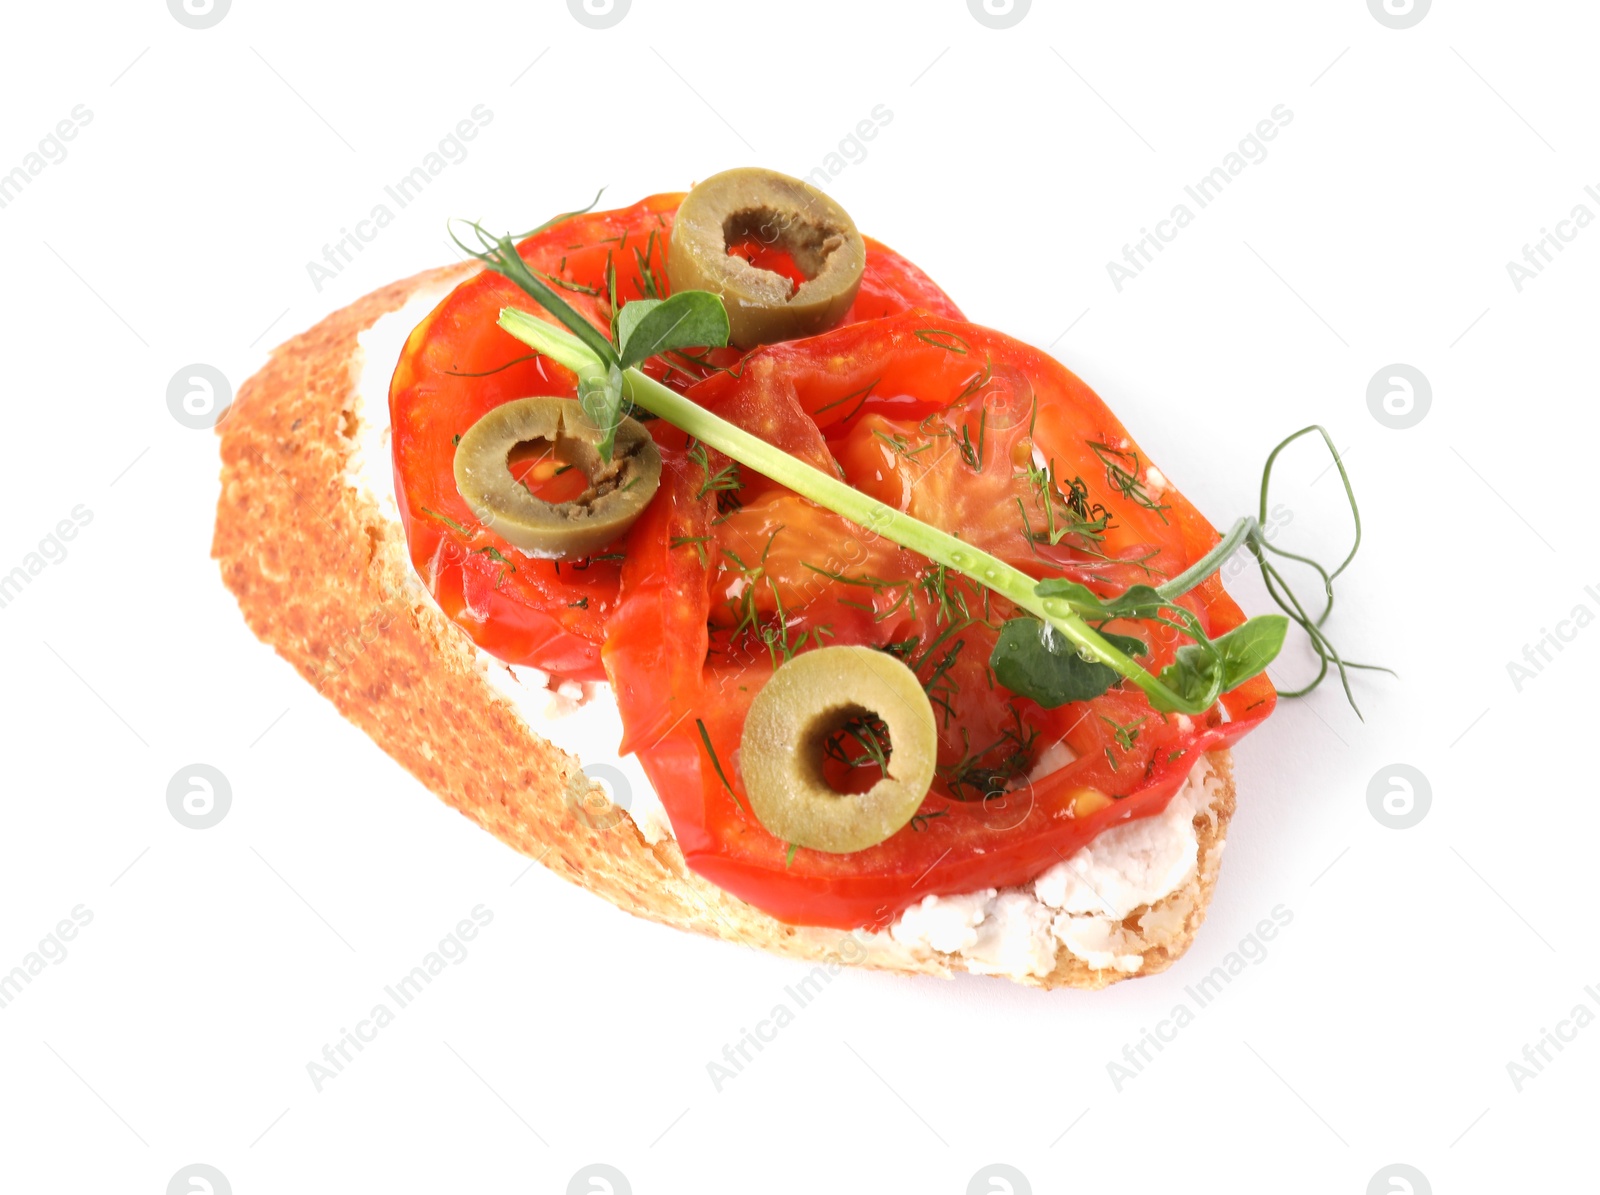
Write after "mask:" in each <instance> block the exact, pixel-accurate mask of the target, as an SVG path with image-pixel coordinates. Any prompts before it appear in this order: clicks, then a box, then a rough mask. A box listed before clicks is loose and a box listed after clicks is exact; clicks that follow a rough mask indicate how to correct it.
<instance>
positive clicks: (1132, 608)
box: [1105, 585, 1172, 618]
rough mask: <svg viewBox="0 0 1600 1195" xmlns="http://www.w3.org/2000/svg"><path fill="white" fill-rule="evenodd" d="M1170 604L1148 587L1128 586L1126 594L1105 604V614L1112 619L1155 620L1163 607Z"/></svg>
mask: <svg viewBox="0 0 1600 1195" xmlns="http://www.w3.org/2000/svg"><path fill="white" fill-rule="evenodd" d="M1171 605H1172V603H1171V602H1169V601H1168V600H1167V599H1166V598H1164V597H1162V596H1161V593H1160V592H1159V591H1158V590H1156V589H1152V588H1151V587H1150V586H1148V585H1130V586H1129V587H1128V589H1127V591H1126V592H1124V593H1119V594H1118V595H1117V596H1116V597H1114V598H1112V599H1111V600H1110V601H1108V602H1106V603H1105V609H1106V613H1108V614H1109V615H1111V617H1113V618H1155V617H1157V616H1158V615H1159V614H1160V613H1161V610H1162V608H1163V607H1167V606H1171Z"/></svg>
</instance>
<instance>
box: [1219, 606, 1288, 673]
mask: <svg viewBox="0 0 1600 1195" xmlns="http://www.w3.org/2000/svg"><path fill="white" fill-rule="evenodd" d="M1288 633H1289V620H1288V618H1287V617H1285V616H1284V615H1282V614H1258V615H1257V616H1256V617H1255V618H1252V619H1250V620H1249V621H1248V622H1246V623H1244V624H1243V625H1241V626H1237V627H1234V628H1233V630H1231V631H1229V632H1228V633H1227V634H1226V635H1223V636H1222V637H1221V638H1220V639H1213V640H1212V641H1211V643H1212V646H1213V647H1215V648H1216V649H1217V651H1218V653H1219V654H1220V655H1221V656H1222V691H1223V692H1224V693H1226V692H1228V691H1230V690H1232V689H1236V688H1238V687H1239V686H1240V685H1242V684H1244V682H1245V681H1247V680H1249V679H1250V678H1251V677H1252V676H1255V675H1256V674H1257V673H1258V672H1260V671H1262V670H1263V669H1264V668H1266V666H1267V665H1268V664H1270V663H1272V661H1273V660H1275V659H1277V658H1278V653H1279V652H1280V651H1282V650H1283V639H1284V636H1285V635H1287V634H1288Z"/></svg>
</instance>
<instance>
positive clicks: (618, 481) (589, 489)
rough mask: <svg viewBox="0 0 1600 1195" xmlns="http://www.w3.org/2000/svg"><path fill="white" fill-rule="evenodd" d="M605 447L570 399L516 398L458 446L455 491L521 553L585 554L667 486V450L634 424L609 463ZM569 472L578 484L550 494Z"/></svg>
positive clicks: (619, 435)
mask: <svg viewBox="0 0 1600 1195" xmlns="http://www.w3.org/2000/svg"><path fill="white" fill-rule="evenodd" d="M600 442H601V434H600V431H599V429H598V428H596V427H594V426H593V425H592V423H591V422H590V421H588V420H587V419H586V418H585V416H584V413H583V412H582V409H581V407H580V406H579V404H577V403H575V402H572V401H571V400H570V399H564V398H555V397H547V396H545V397H532V398H521V399H513V400H511V401H510V402H507V403H503V404H501V405H500V406H497V407H495V408H493V409H492V410H490V411H488V412H486V413H485V414H484V415H482V416H481V417H480V418H479V419H478V421H477V422H476V423H474V424H473V425H472V426H471V427H470V428H468V429H467V430H466V432H464V433H463V434H462V435H461V437H460V439H459V440H458V441H457V444H456V455H455V461H454V473H455V481H456V489H457V491H458V492H459V493H460V495H461V497H462V498H463V499H464V500H465V501H466V503H467V506H468V508H469V509H470V510H471V511H472V513H473V516H474V517H475V518H477V519H478V521H479V522H481V523H482V524H483V525H484V526H485V527H490V528H492V529H493V530H494V531H495V532H496V533H497V534H499V535H501V536H502V537H503V538H504V539H505V540H506V541H507V542H508V543H510V544H511V545H512V546H513V547H515V548H517V549H519V550H520V551H522V552H523V553H525V554H527V555H529V556H536V557H545V558H563V557H574V556H583V555H587V554H588V553H590V552H592V551H594V550H595V549H598V548H602V547H604V546H605V545H607V544H609V543H611V542H612V541H614V540H616V539H617V538H618V537H619V536H620V535H621V534H622V533H623V532H625V531H626V530H627V529H628V527H629V526H630V525H631V524H632V523H633V521H634V520H635V519H636V518H637V517H638V515H639V513H640V512H641V511H642V510H643V509H644V507H645V505H646V504H647V503H648V502H649V501H650V499H651V497H652V496H653V495H654V494H655V492H656V490H657V488H658V487H659V485H660V480H661V456H660V453H659V452H658V451H657V449H656V447H655V442H654V441H653V440H652V439H651V437H650V433H649V432H648V431H647V430H646V429H645V428H644V427H643V426H642V425H641V424H639V423H638V422H637V421H636V420H633V419H623V420H622V422H621V424H620V425H619V426H618V427H617V429H616V441H615V446H614V448H613V450H612V454H611V459H610V460H609V461H607V460H605V459H604V458H602V456H601V455H600ZM552 461H553V462H555V463H556V467H555V468H550V467H549V466H550V464H551V462H552ZM569 469H576V470H578V471H579V472H580V473H581V475H582V478H583V482H582V484H581V485H577V484H575V483H576V482H577V481H578V479H577V478H576V477H571V478H566V479H565V484H559V485H558V486H556V487H552V488H551V489H548V490H547V489H546V488H545V487H546V486H547V485H548V483H550V482H554V481H556V479H557V478H558V477H560V476H562V475H564V474H566V473H567V471H568V470H569ZM541 491H543V492H541ZM546 493H548V494H549V496H548V497H546V496H545V494H546ZM558 494H563V495H570V496H568V497H560V498H558V496H557V495H558Z"/></svg>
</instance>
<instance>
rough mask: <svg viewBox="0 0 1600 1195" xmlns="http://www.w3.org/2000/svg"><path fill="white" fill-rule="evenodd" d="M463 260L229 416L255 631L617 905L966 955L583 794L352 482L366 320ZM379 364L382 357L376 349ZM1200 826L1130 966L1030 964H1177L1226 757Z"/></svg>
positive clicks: (389, 741) (791, 940) (394, 295)
mask: <svg viewBox="0 0 1600 1195" xmlns="http://www.w3.org/2000/svg"><path fill="white" fill-rule="evenodd" d="M476 268H477V267H476V266H474V265H472V264H470V263H469V264H462V265H456V266H449V267H444V268H441V269H436V270H430V271H427V272H425V273H422V274H418V275H417V276H415V277H413V278H410V279H407V280H405V281H403V282H396V283H394V284H392V285H390V286H386V287H384V288H383V289H381V290H378V291H375V292H374V293H372V294H370V295H368V296H366V297H365V298H363V299H360V300H358V301H357V302H355V303H352V304H351V305H350V306H348V307H346V308H344V309H343V310H342V311H338V312H335V313H334V314H333V315H330V316H329V317H328V318H327V319H325V320H323V321H322V322H321V323H319V324H317V325H316V326H315V327H314V328H312V329H310V330H309V331H307V332H304V333H302V334H301V335H299V336H296V337H295V338H293V339H292V340H290V341H289V342H287V343H286V344H284V345H282V346H280V347H279V348H277V349H276V350H275V351H274V352H273V354H272V357H271V359H270V360H269V361H268V363H267V364H266V366H265V367H264V368H263V369H262V370H261V371H260V372H259V373H257V374H256V375H255V376H254V377H252V378H250V380H249V381H247V382H246V383H245V384H244V385H243V386H242V387H240V389H239V393H238V398H237V401H236V402H235V404H234V406H233V408H232V409H231V410H230V411H229V412H228V414H227V416H226V418H225V419H224V421H223V422H222V423H221V424H220V425H219V427H218V434H219V435H220V437H221V441H222V495H221V499H220V500H219V502H218V504H217V526H216V536H215V539H214V541H213V544H212V555H213V556H214V557H216V559H217V560H218V561H219V562H220V564H221V568H222V577H223V581H224V582H225V583H226V584H227V586H228V588H229V589H231V590H232V591H233V593H234V595H235V597H236V598H237V599H238V602H239V606H240V609H241V610H243V612H244V616H245V619H246V621H247V622H248V623H249V624H250V627H251V629H252V630H254V631H255V633H256V634H257V635H258V636H259V637H260V638H261V639H262V640H263V641H265V642H266V643H269V644H271V645H272V647H273V648H274V649H276V651H277V652H278V654H279V655H281V656H283V657H284V659H286V660H288V661H289V662H290V663H291V664H293V665H294V667H295V668H296V669H298V670H299V672H300V674H301V675H302V676H304V677H305V678H306V680H308V681H310V682H311V683H312V684H313V685H315V686H316V687H317V689H318V690H319V691H320V692H321V693H322V695H323V696H325V697H326V698H327V699H328V700H329V701H331V702H333V704H334V705H335V706H336V707H337V708H338V710H339V712H340V713H342V714H343V715H344V716H345V717H346V718H348V719H349V720H350V721H351V722H353V723H355V724H356V725H357V726H359V727H360V728H361V729H362V730H364V731H366V733H367V734H368V735H370V736H371V737H372V739H373V740H374V741H375V742H376V743H377V744H378V745H379V746H380V747H382V748H383V750H385V751H386V752H388V753H389V755H391V756H393V757H394V758H395V759H396V760H398V761H399V762H400V763H401V764H402V765H404V766H405V768H406V769H407V770H409V771H410V772H411V773H412V774H413V775H414V776H416V777H417V779H418V780H420V781H422V783H423V784H425V785H427V786H428V788H430V789H432V790H433V791H434V792H435V793H436V794H438V795H439V797H441V798H442V799H443V800H445V801H446V802H448V803H449V804H451V805H453V806H454V807H455V808H456V809H457V810H459V811H460V812H461V813H463V814H465V815H466V816H467V817H470V818H472V819H473V820H475V821H477V822H478V823H479V824H480V825H482V826H483V827H484V828H485V829H487V830H489V831H490V832H491V833H493V834H494V835H496V836H497V837H498V838H500V839H501V840H503V841H504V842H506V843H508V844H509V845H511V846H512V847H515V848H516V849H517V850H518V851H520V852H522V853H523V854H525V855H527V856H529V857H530V858H532V859H535V860H537V861H539V862H541V863H542V864H544V866H546V867H548V868H550V869H551V870H552V871H554V872H556V873H557V874H558V875H560V876H563V877H564V878H566V879H568V880H570V881H572V882H573V883H575V884H579V885H581V886H583V887H585V888H587V889H589V890H590V891H592V892H594V893H596V894H597V895H599V896H602V897H604V898H605V899H606V900H608V901H610V902H611V903H612V904H614V905H616V906H617V907H618V908H621V909H625V910H627V911H628V912H630V913H633V914H635V915H637V916H640V917H646V918H649V919H651V920H653V921H659V922H661V923H663V924H665V925H671V926H675V927H677V928H679V929H683V930H691V931H693V932H696V933H701V934H707V935H710V936H712V937H717V938H724V939H727V940H728V941H733V942H741V943H744V944H746V945H750V946H758V947H760V948H762V949H764V950H770V951H772V952H774V953H776V954H782V955H789V956H791V957H795V958H801V959H811V960H817V961H820V962H830V963H835V964H837V963H839V962H841V961H842V962H848V963H851V964H854V965H858V966H864V967H870V968H874V969H879V970H887V971H899V972H905V973H920V974H930V975H950V974H952V973H954V972H958V971H961V970H967V969H976V968H973V967H971V966H970V964H969V962H968V960H967V959H966V958H965V957H964V956H962V955H959V954H945V953H941V952H939V951H935V950H932V949H929V948H926V947H919V948H910V947H907V946H904V945H902V944H900V943H899V942H897V941H896V940H895V939H894V938H893V937H892V936H891V935H889V934H888V933H866V932H856V933H854V934H850V933H846V932H844V931H840V930H834V929H823V928H817V927H809V928H808V927H803V926H792V925H785V924H783V923H782V922H779V921H777V920H775V919H773V918H772V917H770V916H768V915H767V914H766V913H763V912H761V911H760V910H759V909H756V908H754V907H752V906H750V905H748V904H746V903H744V902H743V901H741V900H738V899H736V898H734V897H732V896H730V895H729V894H727V893H726V892H723V891H722V890H721V889H719V888H717V887H716V886H714V885H712V884H710V883H708V882H706V881H705V880H702V879H701V878H700V877H699V876H697V875H695V874H694V873H692V872H691V871H690V870H689V869H688V868H687V867H686V866H685V864H684V859H683V855H682V853H681V852H680V850H679V849H678V845H677V842H676V841H675V840H673V839H672V838H670V837H667V838H663V839H662V840H661V841H659V842H656V843H654V844H651V843H648V842H646V840H645V838H644V836H643V835H641V833H640V832H639V830H638V828H637V827H636V826H635V824H634V822H633V820H632V819H631V818H630V817H628V816H627V815H626V814H625V813H624V812H623V811H620V810H619V811H617V816H616V817H595V816H594V814H593V811H592V807H591V806H590V805H588V804H585V805H584V807H583V808H582V809H579V808H577V807H576V806H575V804H574V802H572V801H571V800H570V799H569V797H568V794H569V793H570V792H571V791H573V790H572V788H571V785H572V784H574V783H577V784H580V785H582V786H584V787H585V788H587V786H588V782H587V780H586V779H585V778H583V777H582V775H581V763H580V761H579V760H578V759H576V758H574V757H573V756H571V755H569V754H567V753H566V752H564V751H562V750H560V749H558V748H557V747H555V746H554V745H552V744H551V743H549V742H547V741H546V740H544V739H543V738H541V737H540V736H539V734H538V733H537V727H530V726H528V725H527V724H526V723H525V722H524V721H523V718H522V716H521V715H520V714H519V713H518V712H517V711H516V709H515V708H514V707H513V706H512V705H511V704H510V703H509V702H508V700H507V699H506V698H505V697H504V696H503V695H501V694H500V693H499V692H497V691H496V689H495V688H494V687H493V686H492V685H491V683H490V682H489V680H488V679H487V678H486V676H485V672H484V668H483V664H482V660H481V655H480V653H479V652H478V650H477V648H476V647H475V646H474V645H473V644H472V643H471V641H470V640H469V639H468V638H467V636H466V635H465V634H464V633H463V632H461V631H460V630H459V629H458V628H457V627H456V626H455V625H454V624H452V623H451V622H450V621H449V620H448V619H447V618H445V616H444V615H443V613H441V612H440V611H439V610H438V608H437V607H436V606H434V605H433V604H432V602H431V600H429V599H428V598H427V596H426V594H425V593H424V592H423V591H422V590H421V589H420V587H419V586H418V584H417V582H416V578H415V576H414V574H413V571H412V567H411V562H410V559H409V556H408V554H407V551H406V543H405V536H404V533H403V530H402V528H401V526H400V525H399V523H397V522H395V521H394V520H393V519H391V518H389V517H388V516H387V515H385V514H384V513H383V512H382V511H380V509H379V507H378V506H377V504H376V503H375V502H374V501H373V500H372V498H371V497H370V496H368V495H365V494H363V493H361V492H359V491H358V490H357V489H355V488H352V487H351V486H350V484H349V483H348V481H347V479H346V475H345V474H346V466H347V465H348V463H349V461H350V458H351V454H352V452H353V451H354V450H355V447H356V441H357V435H358V432H359V426H360V422H359V421H360V414H359V410H358V408H357V403H356V379H357V377H358V376H359V371H360V367H361V364H362V362H361V351H362V350H361V349H360V347H359V345H358V343H357V337H358V336H359V335H360V334H361V333H362V332H363V331H364V330H365V329H367V328H368V327H370V326H371V325H372V324H373V323H375V322H376V321H377V320H378V319H379V318H380V317H381V316H383V315H385V314H386V313H388V312H391V311H395V310H398V309H399V308H401V307H402V306H404V305H405V303H406V302H407V300H408V299H409V298H410V297H411V296H412V295H413V294H416V293H418V292H424V291H428V290H435V289H438V288H440V287H442V286H448V285H450V284H452V283H454V282H459V281H461V280H464V279H465V278H467V277H469V276H470V275H471V274H472V273H473V272H475V270H476ZM385 364H387V363H385ZM1209 758H1210V761H1211V765H1212V769H1213V772H1214V775H1215V780H1213V782H1212V783H1211V784H1209V785H1207V786H1206V796H1207V800H1206V801H1204V802H1203V803H1202V806H1201V807H1200V808H1198V810H1197V812H1196V815H1195V818H1194V826H1195V831H1196V835H1197V837H1198V840H1199V851H1198V858H1197V861H1196V866H1195V868H1194V869H1193V871H1192V873H1191V875H1190V876H1189V878H1188V880H1187V881H1186V882H1185V883H1184V884H1183V885H1182V886H1180V887H1179V888H1178V889H1177V890H1176V891H1174V892H1172V893H1171V894H1170V895H1168V896H1166V897H1165V898H1163V899H1161V900H1159V901H1157V902H1155V903H1154V904H1153V905H1148V906H1143V907H1141V908H1138V909H1135V910H1133V912H1132V913H1131V914H1129V916H1128V917H1127V918H1125V919H1124V920H1123V922H1122V925H1121V927H1120V930H1118V931H1116V932H1115V937H1116V938H1117V946H1116V949H1117V952H1118V953H1119V954H1120V955H1121V956H1122V957H1123V959H1124V961H1125V962H1126V960H1127V959H1128V957H1129V956H1131V955H1138V956H1140V957H1141V958H1142V962H1141V963H1140V964H1139V965H1138V966H1137V969H1136V970H1129V969H1124V968H1118V967H1115V966H1113V967H1107V968H1105V969H1097V968H1095V967H1091V966H1090V965H1089V964H1088V963H1086V962H1085V961H1083V960H1082V959H1080V958H1079V957H1077V956H1076V955H1074V954H1073V953H1072V952H1071V951H1069V950H1068V949H1067V948H1066V947H1065V946H1062V945H1060V944H1059V943H1058V944H1057V949H1056V956H1055V965H1054V969H1053V970H1051V971H1050V972H1049V973H1048V974H1045V975H1029V976H1025V977H1021V978H1020V979H1019V982H1023V983H1028V984H1032V985H1034V986H1039V987H1045V988H1056V987H1080V988H1100V987H1104V986H1106V985H1107V984H1110V983H1113V982H1116V981H1117V980H1119V979H1125V978H1129V977H1130V975H1135V974H1136V975H1148V974H1151V973H1153V972H1156V971H1161V970H1164V969H1165V968H1166V967H1168V966H1170V965H1171V964H1172V962H1173V961H1174V960H1175V959H1177V958H1178V957H1179V956H1180V955H1181V954H1182V953H1183V952H1184V951H1185V950H1186V949H1187V948H1188V945H1189V943H1190V942H1191V941H1192V940H1193V938H1194V935H1195V931H1196V930H1197V929H1198V928H1199V926H1200V923H1201V921H1202V920H1203V919H1204V917H1205V910H1206V906H1207V904H1208V903H1209V901H1210V899H1211V893H1212V889H1213V886H1214V885H1215V883H1216V877H1217V870H1218V866H1219V863H1220V860H1221V855H1222V847H1223V841H1224V838H1225V836H1226V834H1227V829H1228V823H1229V819H1230V817H1231V816H1232V813H1233V809H1234V787H1233V780H1232V769H1231V760H1230V757H1229V753H1228V752H1227V751H1226V750H1219V751H1216V752H1212V753H1211V755H1210V757H1209Z"/></svg>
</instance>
